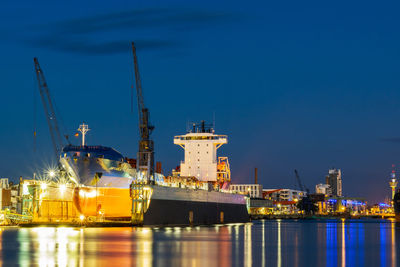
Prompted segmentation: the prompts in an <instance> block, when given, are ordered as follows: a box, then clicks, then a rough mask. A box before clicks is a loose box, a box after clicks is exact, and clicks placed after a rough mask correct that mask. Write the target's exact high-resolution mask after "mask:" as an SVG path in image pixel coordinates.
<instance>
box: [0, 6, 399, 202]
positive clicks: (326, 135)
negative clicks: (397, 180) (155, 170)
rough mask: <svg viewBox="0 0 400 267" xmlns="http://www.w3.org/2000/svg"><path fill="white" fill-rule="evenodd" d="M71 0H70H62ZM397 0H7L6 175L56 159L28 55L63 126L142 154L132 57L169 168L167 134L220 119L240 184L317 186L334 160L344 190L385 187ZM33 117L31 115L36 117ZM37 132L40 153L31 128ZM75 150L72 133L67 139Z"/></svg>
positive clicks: (392, 142)
mask: <svg viewBox="0 0 400 267" xmlns="http://www.w3.org/2000/svg"><path fill="white" fill-rule="evenodd" d="M62 2H63V3H62ZM399 7H400V6H399V4H398V2H394V1H393V2H386V1H385V2H377V1H331V2H328V1H312V2H310V1H204V0H203V1H169V2H168V3H167V2H166V1H128V0H115V1H102V0H96V1H94V0H90V1H76V0H70V1H47V0H46V1H45V0H37V1H27V0H25V1H24V0H23V1H11V0H2V1H1V4H0V34H1V42H0V51H1V52H0V54H1V65H0V70H1V72H0V73H1V74H0V78H1V84H0V87H1V92H2V97H1V105H0V112H1V114H2V116H1V124H2V130H1V131H0V145H1V150H0V159H1V161H0V171H1V172H0V176H2V177H10V178H12V179H16V178H17V177H18V176H20V175H22V176H24V177H29V176H32V173H33V171H35V170H37V169H39V168H42V167H43V166H45V165H48V164H49V162H50V158H51V156H52V155H53V154H52V153H53V152H52V147H51V141H50V135H49V132H48V128H47V124H46V120H45V117H44V112H43V108H42V103H41V102H40V98H39V94H38V89H37V83H36V77H35V74H34V66H33V57H35V56H36V57H38V58H39V62H40V64H41V66H42V68H43V71H44V74H45V76H46V79H47V82H48V85H49V88H50V91H51V95H52V97H53V99H54V101H55V103H56V105H57V110H58V115H59V117H61V118H62V122H63V123H62V124H63V125H64V127H65V129H66V130H67V131H68V133H69V134H71V135H72V134H73V133H75V132H76V128H77V127H78V126H79V124H80V123H81V122H82V121H85V122H87V123H88V124H89V126H90V128H91V129H92V130H91V131H90V133H89V135H88V143H89V144H92V145H94V144H101V145H106V146H112V147H114V148H115V149H117V150H118V151H120V152H121V153H123V154H124V155H125V156H128V157H135V155H136V151H137V141H138V129H137V113H136V102H134V104H135V106H134V109H133V110H134V112H133V113H131V106H130V105H131V104H130V90H131V89H130V88H131V85H132V84H133V64H132V54H131V49H130V41H136V42H137V50H138V57H139V64H140V71H141V77H142V84H143V90H144V97H145V102H146V105H147V106H148V107H149V108H150V111H151V116H152V122H153V123H154V124H155V126H156V129H155V131H154V135H153V137H154V141H155V144H156V160H157V161H161V162H162V164H163V168H164V171H165V172H166V173H170V170H171V169H172V168H174V167H175V166H177V165H178V164H179V162H180V160H182V159H183V152H182V149H181V148H179V147H178V146H175V145H174V144H173V136H174V135H177V134H184V133H185V130H186V124H187V122H188V121H200V120H202V119H205V120H208V121H210V122H211V121H212V118H213V113H215V118H216V131H217V133H220V134H227V135H228V136H229V144H227V145H225V146H224V147H223V148H221V149H220V155H227V156H229V158H230V163H231V169H232V178H233V181H234V182H237V183H248V182H252V181H253V172H254V171H253V169H254V167H258V168H259V180H260V182H262V184H263V185H264V188H287V187H289V188H292V187H294V184H295V177H294V172H293V170H294V169H297V170H298V171H299V173H300V176H301V178H302V180H303V183H304V184H306V185H307V186H308V187H309V188H310V189H311V191H313V190H314V186H315V184H317V183H323V182H324V180H325V179H324V177H325V175H326V173H327V171H328V169H329V168H331V167H336V168H340V169H342V173H343V188H344V189H343V190H344V193H345V195H347V196H358V197H366V198H367V199H368V200H370V201H371V202H376V201H381V200H383V199H384V198H385V197H386V196H389V194H390V189H389V185H388V182H389V175H390V171H391V165H392V164H397V165H398V167H399V171H400V157H399V149H400V124H399V120H398V117H399V115H400V105H399V99H400V90H399V89H400V70H399V65H400V64H399V62H400V53H399V51H400V37H399V36H400V35H399V26H400V17H399V15H398V13H399ZM35 121H36V123H35ZM35 125H36V128H37V132H38V136H37V140H36V150H35V149H34V146H35V145H34V144H35V143H34V138H33V129H34V127H35ZM73 141H74V142H75V143H77V144H78V142H79V140H78V139H73Z"/></svg>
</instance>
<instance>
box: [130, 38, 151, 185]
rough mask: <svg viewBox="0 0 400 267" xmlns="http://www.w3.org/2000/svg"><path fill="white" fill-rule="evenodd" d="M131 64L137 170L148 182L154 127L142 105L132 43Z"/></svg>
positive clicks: (137, 68)
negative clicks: (133, 77)
mask: <svg viewBox="0 0 400 267" xmlns="http://www.w3.org/2000/svg"><path fill="white" fill-rule="evenodd" d="M132 52H133V63H134V67H135V81H136V94H137V102H138V115H139V133H140V140H139V152H138V160H137V169H138V171H139V172H140V173H143V174H144V176H145V178H146V179H147V180H150V179H151V177H152V175H153V174H154V142H153V140H151V139H150V135H151V133H152V131H153V129H154V126H152V125H150V112H149V110H148V109H147V108H146V106H145V105H144V100H143V93H142V83H141V80H140V73H139V64H138V60H137V56H136V48H135V44H134V42H132Z"/></svg>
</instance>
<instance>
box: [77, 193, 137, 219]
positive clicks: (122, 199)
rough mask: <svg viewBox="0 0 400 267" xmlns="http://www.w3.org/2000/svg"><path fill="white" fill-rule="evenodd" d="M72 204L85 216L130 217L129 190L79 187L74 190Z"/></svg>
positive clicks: (130, 201) (130, 202)
mask: <svg viewBox="0 0 400 267" xmlns="http://www.w3.org/2000/svg"><path fill="white" fill-rule="evenodd" d="M74 204H75V206H76V208H77V209H78V211H79V212H80V213H81V214H83V215H85V216H99V215H100V216H104V217H105V218H122V217H131V208H132V207H131V206H132V200H131V198H130V195H129V189H123V188H107V187H98V188H97V189H96V187H80V188H75V189H74Z"/></svg>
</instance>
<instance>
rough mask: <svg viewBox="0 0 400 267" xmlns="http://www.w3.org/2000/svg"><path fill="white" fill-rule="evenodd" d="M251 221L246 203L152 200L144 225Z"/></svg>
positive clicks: (145, 215)
mask: <svg viewBox="0 0 400 267" xmlns="http://www.w3.org/2000/svg"><path fill="white" fill-rule="evenodd" d="M248 221H249V214H248V212H247V208H246V205H243V204H231V203H215V202H197V201H179V200H159V199H153V200H152V201H151V204H150V207H149V209H148V211H147V212H146V213H145V214H144V220H143V225H208V224H219V223H244V222H248Z"/></svg>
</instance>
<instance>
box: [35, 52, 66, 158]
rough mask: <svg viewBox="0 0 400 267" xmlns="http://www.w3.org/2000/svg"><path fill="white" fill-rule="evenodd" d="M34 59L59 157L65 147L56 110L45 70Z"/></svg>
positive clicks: (45, 110)
mask: <svg viewBox="0 0 400 267" xmlns="http://www.w3.org/2000/svg"><path fill="white" fill-rule="evenodd" d="M33 61H34V63H35V72H36V77H37V80H38V85H39V92H40V97H41V99H42V103H43V107H44V112H45V115H46V119H47V124H48V126H49V130H50V135H51V140H52V142H53V149H54V153H55V156H56V158H58V156H59V155H60V152H61V149H62V148H63V141H62V138H61V134H60V130H59V127H58V122H57V117H56V113H55V111H54V107H53V103H52V101H51V97H50V93H49V88H48V87H47V82H46V79H45V78H44V74H43V71H42V69H41V68H40V65H39V61H38V59H37V58H36V57H35V58H34V59H33Z"/></svg>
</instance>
